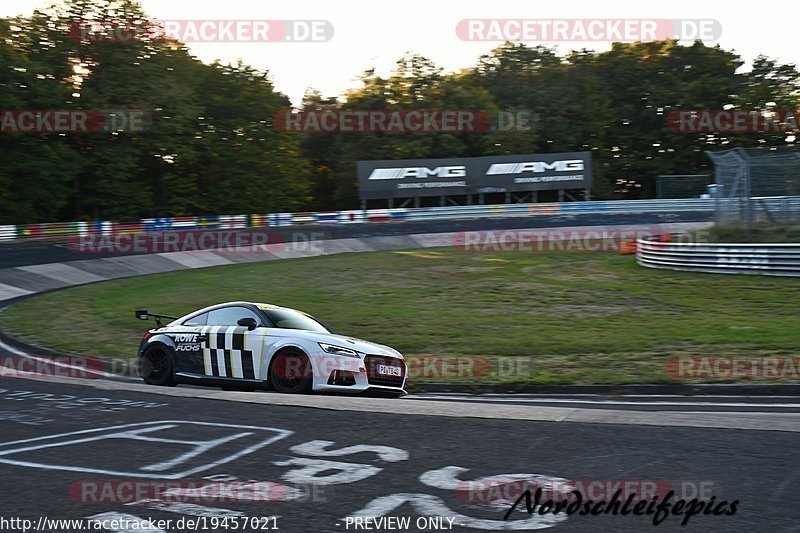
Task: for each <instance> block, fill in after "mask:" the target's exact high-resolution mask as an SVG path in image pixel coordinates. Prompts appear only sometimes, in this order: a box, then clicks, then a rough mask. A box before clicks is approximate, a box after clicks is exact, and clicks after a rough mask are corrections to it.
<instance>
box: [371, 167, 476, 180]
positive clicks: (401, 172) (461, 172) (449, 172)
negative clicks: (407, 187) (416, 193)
mask: <svg viewBox="0 0 800 533" xmlns="http://www.w3.org/2000/svg"><path fill="white" fill-rule="evenodd" d="M466 175H467V167H465V166H462V165H458V166H453V167H436V168H428V167H403V168H376V169H375V170H373V171H372V173H371V174H370V175H369V178H368V179H371V180H401V179H403V178H428V177H431V176H435V177H437V178H463V177H464V176H466Z"/></svg>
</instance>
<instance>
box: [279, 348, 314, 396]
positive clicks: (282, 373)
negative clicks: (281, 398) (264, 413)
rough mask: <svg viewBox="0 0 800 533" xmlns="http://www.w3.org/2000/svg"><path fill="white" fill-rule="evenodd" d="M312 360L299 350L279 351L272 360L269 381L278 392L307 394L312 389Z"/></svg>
mask: <svg viewBox="0 0 800 533" xmlns="http://www.w3.org/2000/svg"><path fill="white" fill-rule="evenodd" d="M311 375H312V373H311V362H310V361H309V360H308V356H307V355H306V354H304V353H301V352H298V351H285V352H281V353H278V354H277V355H275V357H274V358H273V360H272V364H271V365H270V372H269V382H270V384H271V385H272V388H273V389H275V391H276V392H282V393H284V394H305V393H307V392H309V391H310V390H311Z"/></svg>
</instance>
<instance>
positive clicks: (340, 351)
mask: <svg viewBox="0 0 800 533" xmlns="http://www.w3.org/2000/svg"><path fill="white" fill-rule="evenodd" d="M317 344H319V347H320V348H322V351H324V352H325V353H330V354H333V355H343V356H345V357H355V358H358V359H360V356H359V355H358V352H357V351H355V350H351V349H350V348H345V347H344V346H335V345H333V344H325V343H322V342H319V343H317Z"/></svg>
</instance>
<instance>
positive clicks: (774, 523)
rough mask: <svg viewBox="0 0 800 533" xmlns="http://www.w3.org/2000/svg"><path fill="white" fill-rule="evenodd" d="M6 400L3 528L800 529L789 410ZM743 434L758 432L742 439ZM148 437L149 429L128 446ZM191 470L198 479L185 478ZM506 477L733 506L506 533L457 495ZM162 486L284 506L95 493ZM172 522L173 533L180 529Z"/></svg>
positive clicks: (271, 397) (1, 398)
mask: <svg viewBox="0 0 800 533" xmlns="http://www.w3.org/2000/svg"><path fill="white" fill-rule="evenodd" d="M0 391H2V392H0V406H2V407H0V417H2V418H3V419H4V421H3V423H2V428H3V438H2V441H3V442H0V490H1V491H2V494H3V509H4V510H3V516H4V517H9V516H14V517H18V518H26V519H30V520H33V521H34V523H35V522H38V520H39V518H40V517H41V516H46V517H47V518H49V519H53V518H65V519H66V518H70V519H79V518H90V517H98V516H99V517H100V518H97V519H98V520H99V519H102V518H108V517H121V516H125V515H130V516H132V517H138V518H141V519H150V520H152V521H153V522H154V523H155V521H156V520H159V519H164V520H165V519H172V520H178V519H180V518H182V517H183V518H185V517H206V520H208V519H209V518H210V517H212V516H217V517H220V516H231V517H240V518H241V517H257V516H277V517H278V518H277V525H278V527H279V528H280V530H281V531H298V532H300V531H322V532H342V531H397V530H401V531H402V530H407V531H419V530H425V529H423V528H422V527H417V524H416V522H415V521H416V520H417V519H418V518H420V517H426V516H443V517H445V518H451V519H453V525H452V527H450V528H448V527H447V525H445V527H444V528H433V529H427V530H429V531H485V530H501V529H518V528H519V529H522V530H530V529H533V528H535V527H544V526H549V528H550V529H552V530H553V531H581V532H582V531H586V532H590V531H591V532H594V531H647V530H650V529H651V528H653V527H657V531H731V532H739V531H741V532H744V531H763V530H766V529H767V528H769V529H770V530H771V531H773V532H776V533H777V532H789V531H797V525H796V522H797V517H798V513H797V510H796V501H795V500H796V494H797V490H798V489H799V488H800V486H799V485H800V470H799V469H798V466H797V461H796V458H795V453H796V443H797V442H798V432H800V414H797V409H796V408H792V409H787V411H789V412H787V413H776V412H775V410H774V409H770V408H767V407H765V408H764V409H763V410H761V411H763V412H747V413H744V412H739V411H737V410H734V409H728V410H727V412H724V413H721V412H709V410H707V409H705V408H696V409H697V410H696V411H675V410H672V408H667V407H666V406H662V408H661V410H658V411H652V412H642V411H620V410H607V409H584V408H579V407H574V406H573V407H568V408H563V407H549V406H545V407H542V406H538V405H537V406H532V405H528V404H525V403H522V402H521V403H519V404H515V405H507V404H506V405H497V404H493V403H490V402H457V401H456V402H454V401H445V400H435V401H431V400H428V399H425V398H414V397H409V398H405V399H399V400H387V399H377V398H346V397H345V398H342V397H330V396H308V397H291V396H285V395H279V394H274V393H245V392H222V391H219V390H215V389H201V388H193V387H176V388H173V389H164V388H155V387H147V386H145V385H143V384H138V383H133V382H113V381H108V380H102V379H97V380H83V381H76V382H72V381H68V382H65V381H61V380H59V381H54V380H34V379H20V378H0ZM618 407H619V406H618ZM205 424H212V425H205ZM213 424H221V425H213ZM118 426H125V427H123V428H120V427H118ZM233 426H248V427H247V428H245V429H243V428H240V427H233ZM698 426H699V427H698ZM744 427H749V428H750V429H735V428H744ZM106 428H112V429H106ZM142 429H147V430H149V431H148V432H147V433H145V434H131V433H130V432H131V431H137V430H138V431H141V430H142ZM76 432H83V433H79V434H76ZM126 432H127V433H126ZM243 433H244V434H246V435H244V436H241V437H237V438H234V437H236V435H242V434H243ZM159 438H161V439H164V440H162V441H159V440H158V439H159ZM90 439H94V440H90ZM143 439H148V440H143ZM214 439H219V440H224V439H228V440H226V441H225V442H224V443H222V444H221V445H219V446H217V447H216V448H214V447H212V448H211V449H207V450H203V451H202V453H198V454H197V455H195V456H194V457H191V458H185V460H183V461H181V460H177V459H176V458H180V456H181V454H183V453H186V451H187V450H186V447H187V446H190V445H192V444H193V443H195V442H198V441H212V440H214ZM78 440H80V441H82V442H76V441H78ZM270 440H271V441H272V442H268V443H267V444H264V445H263V446H260V443H263V442H267V441H270ZM165 441H166V442H165ZM178 441H180V442H178ZM321 441H322V442H321ZM254 443H255V444H254ZM248 448H249V449H251V451H250V452H247V450H248ZM225 461H227V462H225ZM154 465H155V466H154ZM191 469H196V470H197V471H195V472H189V473H187V471H189V470H191ZM510 474H524V475H525V476H523V477H525V478H526V479H533V478H534V476H535V475H539V476H546V477H547V478H562V479H565V480H571V481H572V482H574V483H579V482H582V483H588V482H589V481H596V482H603V483H608V482H611V483H613V482H619V481H621V480H628V481H631V482H634V483H641V482H643V481H650V482H653V483H656V484H658V485H659V486H665V485H666V486H669V487H671V488H673V489H675V490H677V491H678V493H679V494H681V495H684V496H686V499H689V497H691V496H693V491H697V490H700V491H705V492H704V493H703V494H705V496H706V497H705V499H706V500H708V499H710V498H711V495H713V496H715V497H716V501H721V500H728V501H729V502H730V501H733V500H739V504H738V508H737V512H736V514H735V515H733V516H713V515H712V516H704V515H699V516H693V517H691V519H690V520H689V522H688V525H686V526H681V525H680V522H681V520H682V517H678V516H669V517H667V518H666V519H665V520H664V521H663V522H662V523H661V524H660V525H658V526H654V525H653V523H652V516H633V515H628V516H612V515H604V514H601V515H598V516H591V515H590V516H577V515H572V516H570V517H568V518H567V519H565V520H563V521H559V522H552V521H551V522H549V523H548V522H547V521H546V520H545V518H544V517H540V516H538V515H537V514H534V515H533V517H532V518H531V517H530V516H529V515H527V514H526V513H524V512H517V511H515V512H514V513H512V518H511V520H509V521H504V520H503V515H504V514H505V512H506V510H507V509H508V508H509V507H510V505H511V504H510V502H509V501H503V499H502V497H498V496H497V495H495V496H493V497H489V496H488V494H489V493H488V492H486V491H481V490H475V491H472V490H466V489H465V487H467V486H469V487H472V485H468V484H465V482H467V481H469V480H476V479H479V478H485V477H488V478H490V479H492V480H499V479H508V478H507V476H508V475H510ZM168 478H169V479H173V480H182V481H183V482H184V484H187V483H189V482H190V481H192V482H197V481H199V480H202V479H206V480H208V479H209V478H210V479H216V480H221V479H226V480H233V479H237V480H254V481H257V482H261V483H262V484H263V483H265V482H272V483H274V484H275V485H270V487H271V489H270V490H274V491H275V492H274V494H275V496H274V498H275V499H276V500H277V501H267V502H265V501H259V502H254V501H244V500H243V498H242V497H240V496H239V497H237V498H236V500H237V501H224V500H223V501H216V500H214V501H210V502H209V501H206V500H203V501H201V502H200V503H197V501H198V500H197V499H196V498H195V499H192V498H191V497H190V496H186V494H184V498H183V499H181V497H180V496H175V495H173V496H172V499H170V498H165V501H162V502H160V503H159V502H154V501H143V500H144V499H145V498H142V499H141V500H137V499H136V498H133V497H130V495H127V493H114V492H108V493H107V494H106V495H105V497H104V496H103V493H102V492H100V491H97V490H96V489H95V487H98V486H101V487H102V486H105V487H108V486H111V487H114V486H118V484H117V485H114V480H116V481H117V482H118V481H120V480H127V481H133V482H137V483H139V486H146V485H145V484H147V483H152V482H153V479H168ZM102 482H109V484H108V485H103V483H102ZM205 482H208V481H205ZM184 486H186V485H184ZM477 486H478V487H486V486H491V485H485V484H484V485H477ZM87 487H89V488H90V489H92V490H88V489H87ZM500 494H501V496H502V495H503V494H502V493H500ZM94 499H99V500H100V501H99V502H95V501H94ZM262 499H263V498H262ZM366 515H372V516H376V517H378V516H386V517H390V516H391V517H409V518H410V519H411V522H410V527H408V528H407V529H398V528H387V527H384V528H377V529H370V530H366V529H355V528H354V526H353V523H350V525H349V527H347V526H348V523H347V522H346V519H347V517H351V518H353V517H356V516H360V517H363V516H366ZM549 518H550V519H551V520H552V516H550V517H549ZM523 521H526V522H523ZM446 523H447V522H446V520H445V524H446ZM171 525H172V527H170V528H167V529H166V530H168V531H185V530H187V528H185V527H184V528H177V527H176V526H177V524H176V523H174V522H173V524H171ZM10 530H11V529H4V531H10ZM217 530H223V528H221V527H218V528H217ZM247 530H256V529H253V528H251V529H247Z"/></svg>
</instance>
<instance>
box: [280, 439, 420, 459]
mask: <svg viewBox="0 0 800 533" xmlns="http://www.w3.org/2000/svg"><path fill="white" fill-rule="evenodd" d="M332 444H333V441H330V440H312V441H308V442H304V443H303V444H298V445H297V446H292V447H291V448H290V451H291V452H292V453H296V454H299V455H311V456H314V457H341V456H343V455H351V454H354V453H365V452H370V453H375V454H377V455H378V457H380V458H381V459H383V460H384V461H387V462H389V463H396V462H398V461H407V460H408V452H407V451H406V450H401V449H400V448H393V447H391V446H374V445H370V444H358V445H356V446H347V447H345V448H339V449H338V450H326V449H325V448H327V447H328V446H331V445H332Z"/></svg>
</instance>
